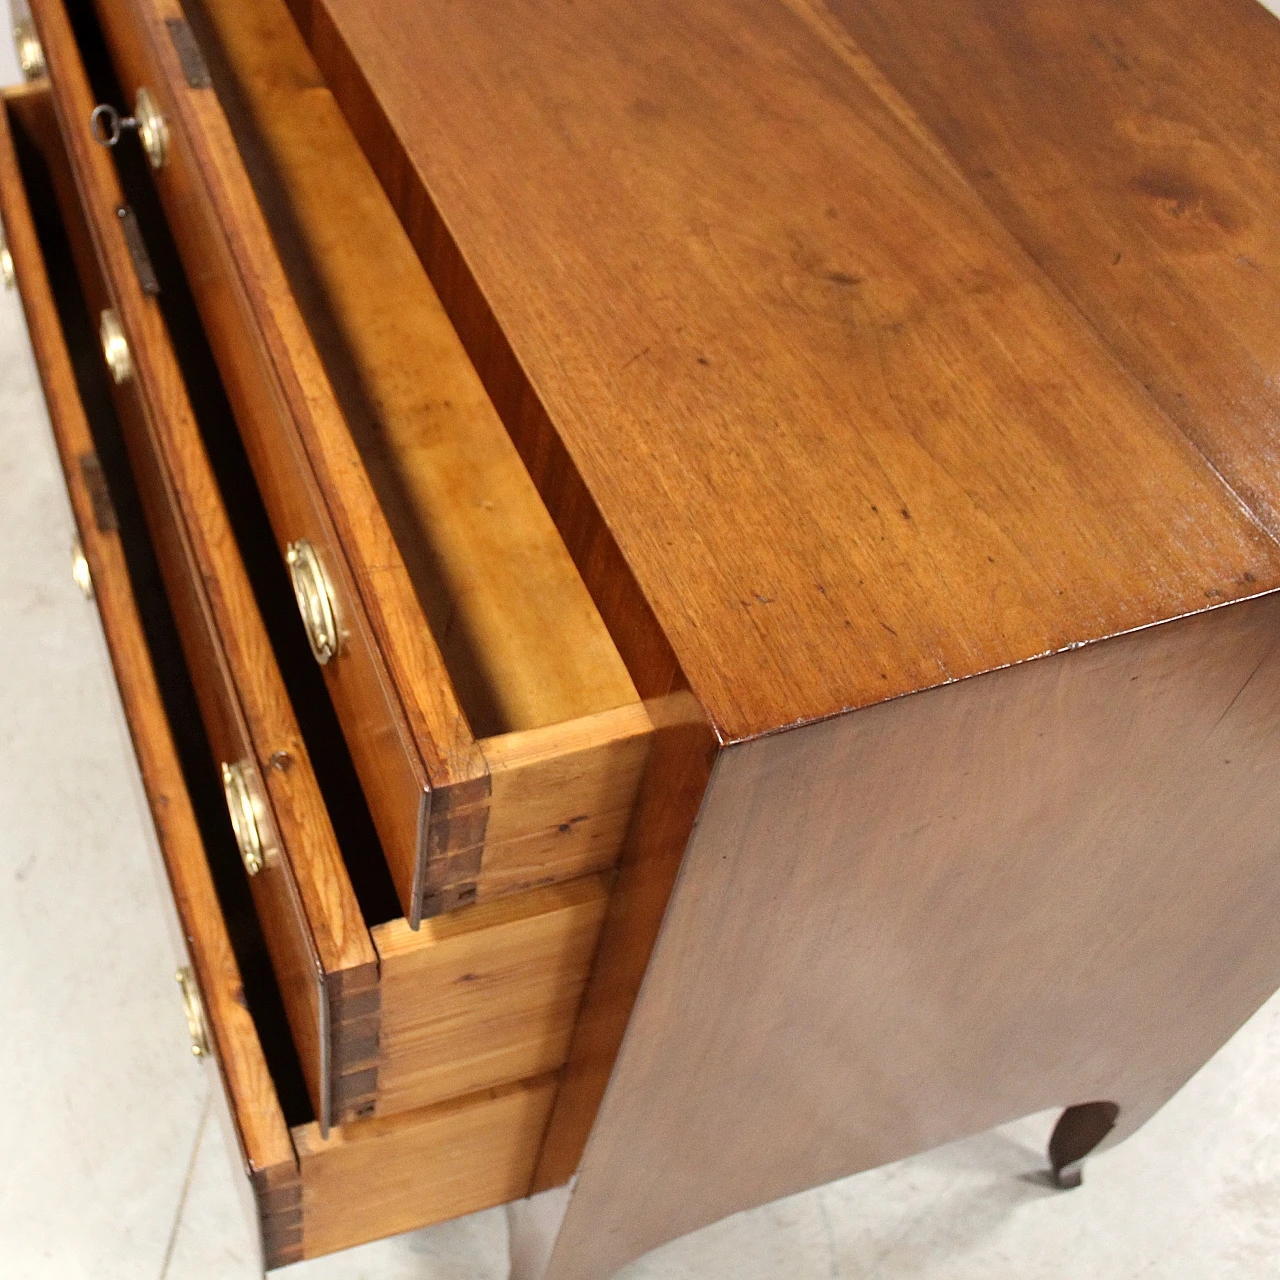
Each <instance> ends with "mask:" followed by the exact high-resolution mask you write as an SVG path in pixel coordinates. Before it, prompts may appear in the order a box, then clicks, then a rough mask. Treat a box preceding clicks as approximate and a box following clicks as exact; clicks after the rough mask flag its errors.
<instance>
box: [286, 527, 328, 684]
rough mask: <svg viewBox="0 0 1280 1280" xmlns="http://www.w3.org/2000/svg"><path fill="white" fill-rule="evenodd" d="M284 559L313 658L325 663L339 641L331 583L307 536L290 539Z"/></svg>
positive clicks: (322, 664) (321, 663)
mask: <svg viewBox="0 0 1280 1280" xmlns="http://www.w3.org/2000/svg"><path fill="white" fill-rule="evenodd" d="M285 562H286V563H287V564H288V566H289V577H290V579H291V580H292V582H293V594H294V598H295V599H296V600H297V602H298V612H299V613H300V614H301V615H302V624H303V626H304V627H305V628H306V632H307V641H308V643H309V644H310V645H311V652H312V654H313V655H314V656H315V660H316V661H317V662H318V663H320V665H321V666H324V664H325V663H326V662H328V661H329V660H330V659H331V658H332V657H334V656H335V655H336V654H337V652H338V649H339V647H340V645H341V636H340V634H339V631H338V611H337V608H336V606H335V605H334V601H333V587H332V585H331V584H330V582H329V575H328V574H327V573H326V572H325V568H324V565H323V564H321V563H320V556H319V555H318V554H317V552H316V549H315V547H313V546H312V545H311V543H309V542H308V541H307V540H306V538H299V539H298V541H297V542H291V543H289V545H288V547H287V548H286V550H285Z"/></svg>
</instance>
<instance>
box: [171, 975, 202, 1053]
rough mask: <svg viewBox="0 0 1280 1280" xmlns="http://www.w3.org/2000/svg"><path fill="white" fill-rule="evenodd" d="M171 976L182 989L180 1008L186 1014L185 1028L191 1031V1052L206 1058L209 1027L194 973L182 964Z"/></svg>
mask: <svg viewBox="0 0 1280 1280" xmlns="http://www.w3.org/2000/svg"><path fill="white" fill-rule="evenodd" d="M173 976H174V980H175V981H176V982H177V984H178V986H179V987H180V988H181V989H182V1008H183V1011H184V1012H185V1013H186V1015H187V1030H188V1031H189V1032H190V1033H191V1052H192V1054H193V1055H194V1056H195V1057H197V1058H206V1057H208V1056H209V1028H208V1024H207V1023H206V1022H205V1020H204V1002H203V1001H202V1000H201V999H200V988H199V987H197V986H196V975H195V974H194V973H192V972H191V966H190V965H185V964H184V965H183V966H182V968H181V969H179V970H178V972H177V973H175V974H174V975H173Z"/></svg>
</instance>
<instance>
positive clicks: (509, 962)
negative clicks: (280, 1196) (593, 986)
mask: <svg viewBox="0 0 1280 1280" xmlns="http://www.w3.org/2000/svg"><path fill="white" fill-rule="evenodd" d="M608 898H609V890H608V883H607V881H606V880H605V879H604V878H603V877H600V876H585V877H583V878H582V879H580V880H575V881H573V882H571V883H569V884H558V885H552V886H549V887H547V888H544V889H537V890H534V891H532V892H530V893H523V894H518V895H516V896H513V897H506V898H503V899H501V900H499V901H497V902H494V903H492V904H487V905H482V906H475V907H468V908H466V909H465V910H462V911H455V912H452V913H450V914H449V915H447V916H440V917H438V918H437V919H435V920H430V921H426V922H424V923H423V926H422V928H421V930H419V931H418V932H417V933H414V932H413V931H411V930H410V929H409V927H408V925H407V924H406V923H405V922H404V921H403V920H397V921H394V922H392V923H391V924H385V925H379V926H378V927H377V928H375V929H374V931H373V939H374V943H375V945H376V946H377V948H378V958H379V960H380V961H381V965H382V990H383V999H384V1002H385V1007H386V1010H387V1016H385V1017H384V1019H383V1023H382V1053H383V1061H384V1066H383V1068H382V1071H381V1073H380V1075H379V1079H378V1114H379V1115H383V1114H389V1113H392V1112H396V1111H406V1110H410V1109H412V1108H415V1107H422V1106H427V1105H428V1104H430V1103H433V1102H439V1101H442V1100H444V1099H446V1098H452V1097H458V1096H459V1095H461V1094H466V1093H472V1092H474V1091H475V1090H476V1089H478V1088H481V1087H484V1086H487V1085H495V1084H506V1083H508V1082H510V1081H513V1080H520V1079H524V1078H526V1077H530V1076H537V1075H543V1074H545V1073H546V1072H548V1071H554V1070H555V1069H556V1068H557V1067H560V1066H561V1065H563V1063H564V1060H565V1058H566V1057H567V1056H568V1051H569V1037H570V1035H571V1034H572V1032H573V1024H574V1019H575V1017H576V1015H577V1012H578V1005H579V1003H580V1001H581V998H582V991H583V988H584V986H585V985H586V981H587V974H588V973H589V972H590V969H591V958H592V956H593V955H594V954H595V949H596V940H597V938H598V937H599V934H600V923H601V921H602V920H603V918H604V911H605V905H606V903H607V902H608ZM481 1011H482V1012H481Z"/></svg>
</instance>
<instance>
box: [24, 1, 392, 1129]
mask: <svg viewBox="0 0 1280 1280" xmlns="http://www.w3.org/2000/svg"><path fill="white" fill-rule="evenodd" d="M43 18H44V22H45V26H44V28H42V34H43V35H44V47H45V57H46V61H47V64H48V65H49V68H50V72H51V76H52V81H53V85H54V103H55V106H56V107H57V108H58V115H59V122H60V124H61V132H62V138H63V141H64V142H65V144H66V150H65V152H64V151H63V150H62V149H61V148H60V147H59V146H57V145H56V144H51V145H47V146H46V148H45V156H46V161H47V163H48V165H49V169H50V173H51V175H52V177H53V182H54V186H55V189H56V190H57V192H58V196H59V203H60V207H61V210H62V220H63V224H64V226H65V228H66V230H67V233H68V237H69V239H70V242H71V246H72V253H73V256H74V258H75V260H76V266H77V268H78V273H79V277H80V282H81V288H82V290H83V293H84V295H85V298H86V300H87V302H88V304H89V307H90V311H91V314H93V315H102V314H103V313H107V312H110V314H112V315H114V316H115V318H116V323H117V325H118V327H119V331H118V333H117V334H116V335H115V341H117V342H118V343H123V344H124V346H125V348H126V349H127V362H128V370H127V372H126V373H125V376H123V377H121V378H119V380H118V381H115V385H114V386H113V399H114V402H115V406H116V412H117V414H118V415H119V419H120V422H121V425H122V427H123V429H124V437H125V443H126V445H127V447H128V451H129V459H130V463H131V465H132V470H133V474H134V478H135V481H136V483H137V485H138V488H139V492H140V496H141V499H142V505H143V509H144V511H145V513H146V516H147V522H148V527H149V529H150V533H151V539H152V542H153V544H154V546H155V548H156V553H157V557H158V560H159V563H160V568H161V571H162V574H163V576H164V582H165V588H166V591H167V593H168V596H169V601H170V604H171V606H172V608H173V611H174V615H175V618H176V621H177V624H178V630H179V635H180V637H181V640H182V645H183V649H184V653H185V656H186V660H187V666H188V668H189V670H190V671H191V672H192V674H193V676H194V681H195V687H196V693H197V695H198V698H199V703H200V710H201V715H202V718H203V721H204V725H205V728H206V731H207V732H208V734H209V738H210V742H211V745H212V747H213V750H214V755H215V760H216V761H217V763H218V764H219V765H220V766H221V768H222V771H223V782H224V785H226V787H227V791H228V806H229V807H230V808H231V809H232V812H233V822H235V821H236V820H237V819H238V820H239V821H238V831H239V832H240V833H241V834H242V836H243V841H244V845H243V852H244V854H245V858H246V870H248V871H250V872H251V874H250V886H251V888H252V891H253V896H254V902H255V904H256V906H257V908H258V912H259V914H260V917H261V919H262V922H263V928H264V932H265V935H266V938H267V942H268V945H269V947H270V949H271V955H272V960H273V962H274V964H275V966H276V971H277V974H278V976H279V980H280V986H281V991H282V993H283V995H284V999H285V1008H286V1011H287V1013H288V1016H289V1025H290V1028H291V1030H292V1032H293V1035H294V1039H295V1041H296V1043H297V1045H298V1049H299V1053H300V1055H301V1058H302V1062H303V1066H304V1070H305V1073H306V1077H307V1081H308V1086H309V1088H310V1090H311V1094H312V1100H313V1104H314V1106H315V1108H316V1111H317V1114H318V1116H319V1118H320V1123H321V1125H322V1126H323V1127H325V1128H326V1129H327V1127H328V1125H329V1123H330V1121H331V1119H332V1115H333V1105H334V1101H335V1098H336V1099H338V1100H339V1101H340V1103H341V1106H342V1108H343V1109H344V1111H351V1112H355V1111H357V1110H358V1109H360V1108H366V1109H367V1108H369V1107H371V1105H372V1097H373V1093H374V1089H375V1087H376V1044H377V1028H376V1018H377V1003H376V983H377V958H376V955H375V953H374V950H373V945H372V941H371V939H370V938H369V936H368V931H367V929H366V928H365V925H364V920H363V917H362V916H361V913H360V910H359V907H358V905H357V903H356V899H355V895H354V892H353V890H352V888H351V884H350V880H349V878H348V876H347V873H346V868H345V865H344V863H343V861H342V857H341V854H340V852H339V850H338V847H337V842H336V839H335V837H334V834H333V830H332V827H331V825H330V823H329V819H328V815H327V812H326V809H325V805H324V801H323V799H322V797H321V795H320V791H319V787H318V786H317V784H316V781H315V777H314V775H313V773H312V770H311V767H310V762H309V758H308V753H307V748H306V744H305V743H304V742H303V739H302V736H301V733H300V732H299V730H298V726H297V723H296V721H295V720H294V717H293V713H292V709H291V707H290V705H289V700H288V696H287V694H286V692H285V689H284V684H283V680H282V679H281V676H280V673H279V670H278V668H277V666H276V663H275V659H274V656H273V653H272V649H271V645H270V642H269V640H268V637H267V634H266V630H265V627H264V626H263V624H262V620H261V617H260V615H259V613H258V610H257V606H256V603H255V601H254V596H253V592H252V589H251V587H250V584H249V580H248V577H247V575H246V572H245V569H244V565H243V563H242V561H241V560H240V557H239V554H238V551H237V549H236V544H235V539H234V537H233V535H232V532H231V527H230V523H229V520H228V518H227V514H226V511H225V508H224V507H223V504H222V499H221V496H220V494H219V491H218V487H217V484H216V482H215V480H214V477H213V473H212V470H211V468H210V465H209V461H208V458H207V456H206V454H205V451H204V448H203V445H202V444H201V441H200V435H199V429H198V427H197V423H196V418H195V415H194V413H193V411H192V407H191V404H190V401H189V398H188V396H187V393H186V388H185V386H184V383H183V379H182V375H181V372H180V370H179V368H178V364H177V361H176V358H175V356H174V353H173V349H172V346H171V343H170V339H169V336H168V331H167V328H166V325H165V321H164V317H163V315H162V314H161V310H160V307H159V305H158V303H157V300H156V298H155V297H154V296H150V295H148V294H146V293H144V291H143V288H142V285H141V283H140V279H139V274H138V272H137V271H136V269H135V265H134V261H133V259H132V257H131V256H130V251H129V248H128V245H127V242H126V239H125V235H124V233H123V230H122V224H121V220H120V219H119V217H118V216H117V213H116V211H117V210H118V209H120V208H122V207H124V206H125V200H124V196H123V193H122V191H121V188H120V185H119V181H118V178H117V176H116V171H115V167H114V165H113V164H112V162H111V160H110V158H109V157H108V156H107V154H106V153H105V152H103V151H101V150H100V149H98V148H96V147H94V146H93V145H92V143H91V142H90V140H89V136H88V131H87V129H86V128H84V127H83V125H82V124H81V122H82V121H84V120H87V118H88V112H89V111H91V110H92V100H91V97H90V94H89V88H88V83H87V80H86V78H85V75H84V71H83V68H82V66H81V63H80V59H79V54H78V52H77V49H76V46H75V44H74V42H73V41H72V39H71V33H70V29H69V26H67V24H66V19H65V14H64V13H63V12H62V10H61V9H50V10H49V11H48V12H46V13H45V14H44V15H43ZM59 19H61V26H62V29H61V30H59V22H58V20H59ZM255 838H256V847H255ZM371 1024H372V1025H371ZM370 1043H372V1045H373V1046H374V1047H375V1052H374V1053H371V1052H370V1051H369V1048H368V1046H369V1045H370Z"/></svg>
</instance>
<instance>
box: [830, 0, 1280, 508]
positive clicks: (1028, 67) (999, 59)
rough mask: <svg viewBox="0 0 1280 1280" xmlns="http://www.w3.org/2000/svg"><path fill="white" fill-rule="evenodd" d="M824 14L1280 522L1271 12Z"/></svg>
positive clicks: (885, 7) (1275, 76) (1133, 8)
mask: <svg viewBox="0 0 1280 1280" xmlns="http://www.w3.org/2000/svg"><path fill="white" fill-rule="evenodd" d="M813 7H814V9H815V10H819V11H821V12H822V13H823V14H824V15H825V17H826V18H827V20H828V22H829V23H830V25H831V26H832V28H833V29H835V30H836V31H837V32H838V33H841V34H845V35H847V36H848V37H850V38H852V39H854V40H856V41H857V42H858V43H859V44H860V45H861V47H862V48H863V49H864V50H865V51H866V52H867V53H868V54H869V55H870V56H871V57H872V58H874V60H875V62H876V63H877V65H878V66H879V67H880V69H881V70H882V71H883V72H884V74H885V75H886V76H887V77H888V79H889V80H890V81H891V82H892V83H893V85H894V86H895V87H896V89H897V90H898V91H899V92H900V93H901V94H902V95H903V97H904V98H906V99H907V100H909V101H910V103H911V105H912V107H914V108H915V110H916V111H917V112H918V113H919V114H920V116H921V117H922V118H923V120H924V121H925V122H926V124H927V125H928V126H929V127H930V128H931V129H932V130H933V131H934V133H935V134H936V135H937V137H938V138H939V139H940V140H941V142H942V144H943V145H945V147H946V148H947V150H948V151H949V152H950V154H951V155H952V156H953V157H954V158H955V160H956V162H957V163H958V164H959V166H960V167H961V168H962V170H963V171H964V173H965V175H966V176H967V177H968V178H969V180H970V181H971V182H972V183H973V185H974V187H975V188H976V189H977V191H978V192H979V193H980V194H981V196H982V197H983V199H984V200H985V201H986V202H987V204H988V205H989V206H990V207H991V208H992V210H994V212H995V213H996V214H997V215H998V216H999V217H1000V219H1001V220H1002V221H1003V222H1004V223H1005V225H1006V226H1008V227H1009V228H1010V229H1011V230H1012V231H1013V233H1014V234H1015V235H1016V236H1017V237H1018V239H1019V240H1020V241H1021V243H1022V244H1023V245H1024V246H1025V247H1026V248H1027V250H1028V251H1029V252H1030V254H1031V256H1032V257H1033V258H1034V259H1035V260H1036V262H1037V263H1038V264H1039V265H1040V266H1041V267H1042V268H1043V269H1044V271H1045V272H1046V273H1047V274H1048V275H1049V276H1050V277H1051V278H1052V279H1053V281H1054V282H1055V284H1057V285H1058V286H1059V287H1060V288H1061V289H1062V290H1063V292H1064V293H1065V294H1066V296H1067V297H1068V298H1070V299H1071V301H1072V302H1073V303H1074V304H1075V305H1076V306H1077V307H1078V308H1079V309H1080V311H1081V313H1082V314H1083V315H1084V316H1086V317H1087V318H1088V320H1089V322H1090V323H1091V324H1092V325H1093V326H1094V327H1095V328H1096V329H1097V330H1098V332H1099V333H1100V334H1101V335H1102V336H1103V337H1104V338H1105V339H1106V341H1107V342H1108V343H1109V344H1110V346H1111V347H1112V349H1113V350H1114V351H1115V352H1116V354H1117V355H1118V356H1119V357H1120V359H1121V360H1122V361H1123V362H1124V364H1125V365H1126V366H1127V367H1128V368H1129V369H1131V370H1132V371H1133V372H1134V374H1135V375H1136V376H1137V378H1138V379H1139V380H1140V381H1141V382H1142V383H1143V384H1144V386H1146V388H1147V390H1148V391H1149V392H1150V394H1151V395H1152V397H1153V398H1154V399H1155V400H1156V401H1157V402H1158V403H1159V405H1160V406H1161V408H1162V409H1163V410H1164V411H1165V413H1167V414H1168V415H1169V417H1170V418H1171V419H1172V420H1173V421H1174V422H1176V423H1177V424H1178V425H1179V426H1180V427H1181V428H1182V429H1183V430H1184V431H1185V432H1186V433H1187V435H1188V436H1189V437H1190V438H1191V440H1192V441H1194V442H1195V444H1196V446H1197V447H1198V448H1199V449H1200V450H1201V451H1202V452H1203V453H1204V454H1205V456H1206V457H1207V458H1208V459H1209V460H1210V461H1211V462H1212V463H1213V464H1214V466H1215V467H1217V469H1218V470H1219V471H1220V472H1221V473H1222V474H1223V475H1224V476H1225V477H1226V478H1227V480H1228V482H1229V483H1230V484H1231V485H1232V486H1233V487H1234V488H1235V489H1236V490H1237V492H1239V493H1240V494H1241V495H1242V496H1243V497H1244V498H1245V500H1246V501H1247V502H1248V503H1249V505H1250V507H1251V508H1252V509H1253V510H1254V511H1256V512H1257V513H1258V515H1259V516H1260V518H1261V519H1263V520H1264V521H1265V522H1266V523H1267V525H1268V527H1269V528H1271V529H1273V530H1275V529H1277V528H1280V478H1278V477H1280V466H1277V456H1278V452H1280V451H1278V448H1277V423H1280V414H1278V412H1277V409H1278V406H1280V388H1278V387H1277V384H1276V381H1275V378H1274V376H1273V375H1274V374H1275V371H1276V369H1277V367H1278V366H1280V323H1277V319H1276V317H1277V315H1278V314H1280V273H1278V272H1277V268H1276V264H1277V262H1278V261H1280V228H1277V224H1276V218H1275V209H1276V207H1277V204H1278V203H1280V171H1278V170H1277V168H1276V165H1275V163H1274V157H1275V155H1276V151H1277V147H1278V146H1280V129H1278V128H1277V123H1276V121H1277V118H1278V113H1280V22H1278V21H1277V20H1276V18H1275V16H1274V15H1273V14H1271V13H1269V12H1268V11H1267V10H1266V9H1264V8H1263V7H1262V6H1261V5H1259V4H1256V3H1250V0H1191V2H1190V3H1183V4H1177V5H1162V4H1159V3H1154V2H1152V0H1139V3H1134V4H1131V3H1127V2H1125V3H1120V2H1119V0H1086V2H1085V3H1080V4H1072V5H1070V6H1061V5H1054V4H1051V3H1047V2H1044V0H1032V3H1029V4H1019V5H1016V6H1010V5H1002V4H999V3H990V2H988V0H952V2H950V3H948V4H946V5H941V6H940V5H932V4H925V3H918V2H917V0H908V2H907V3H894V4H850V3H846V0H829V2H828V3H825V4H824V3H822V2H821V0H815V2H814V4H813ZM961 49H962V50H963V57H959V56H957V50H961Z"/></svg>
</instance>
